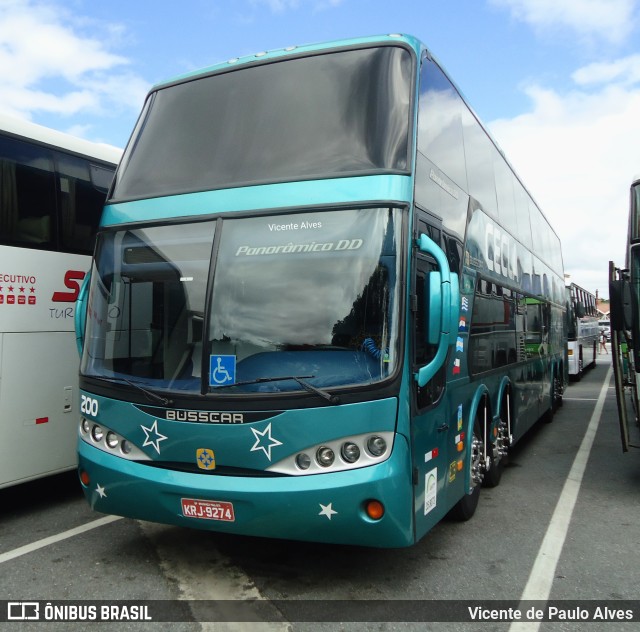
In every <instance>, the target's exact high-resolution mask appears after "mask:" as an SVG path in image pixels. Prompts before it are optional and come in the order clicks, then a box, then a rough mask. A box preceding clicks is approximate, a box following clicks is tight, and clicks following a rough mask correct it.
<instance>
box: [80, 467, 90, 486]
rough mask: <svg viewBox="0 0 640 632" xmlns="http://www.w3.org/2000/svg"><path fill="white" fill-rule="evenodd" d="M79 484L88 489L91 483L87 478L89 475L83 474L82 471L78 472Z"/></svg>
mask: <svg viewBox="0 0 640 632" xmlns="http://www.w3.org/2000/svg"><path fill="white" fill-rule="evenodd" d="M80 482H81V483H82V484H83V485H84V486H85V487H88V486H89V483H90V482H91V479H90V478H89V474H88V473H87V472H85V471H84V470H82V471H81V472H80Z"/></svg>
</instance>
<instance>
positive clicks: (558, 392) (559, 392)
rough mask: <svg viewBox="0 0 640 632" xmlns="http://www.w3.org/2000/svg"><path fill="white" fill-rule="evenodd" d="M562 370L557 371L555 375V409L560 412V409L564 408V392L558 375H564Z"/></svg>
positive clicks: (553, 395)
mask: <svg viewBox="0 0 640 632" xmlns="http://www.w3.org/2000/svg"><path fill="white" fill-rule="evenodd" d="M562 370H563V369H562V368H560V369H558V368H556V370H555V371H554V373H553V386H552V388H553V394H552V397H553V407H554V408H555V409H556V410H558V408H561V407H562V396H563V394H564V391H563V389H562V380H561V379H560V378H559V377H558V373H559V372H560V373H562Z"/></svg>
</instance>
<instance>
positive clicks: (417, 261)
mask: <svg viewBox="0 0 640 632" xmlns="http://www.w3.org/2000/svg"><path fill="white" fill-rule="evenodd" d="M420 234H426V235H427V236H428V237H430V238H431V239H432V240H433V241H434V242H435V243H436V244H442V243H443V239H445V238H444V236H443V234H442V228H441V225H439V224H438V223H437V220H435V218H432V217H431V216H429V215H427V214H426V213H423V212H421V211H418V216H417V219H416V231H415V236H416V238H418V236H419V235H420ZM412 266H413V267H412V270H413V272H412V281H411V282H412V290H411V292H412V326H411V339H412V345H411V347H412V379H411V390H412V392H411V417H412V423H411V449H412V462H413V484H414V514H415V537H416V540H418V539H419V538H420V537H421V536H422V535H423V534H424V533H425V532H426V531H427V530H428V529H429V528H430V527H431V526H433V525H434V524H435V523H436V522H437V521H439V520H440V519H442V518H443V517H444V515H445V514H446V513H447V503H446V502H445V498H444V494H445V493H446V481H447V480H448V478H447V477H448V471H449V466H448V464H449V460H450V459H449V456H450V455H449V454H448V446H449V445H450V444H451V442H452V439H450V435H451V433H452V432H454V430H455V429H454V428H452V424H451V423H450V420H449V419H448V417H447V410H448V407H447V406H442V405H441V403H442V400H443V397H444V396H445V382H446V366H447V362H446V361H445V362H444V363H443V365H442V367H441V368H440V369H439V370H438V371H437V372H436V374H435V375H434V376H433V377H432V378H431V380H429V381H428V382H427V384H425V385H424V386H423V387H420V386H419V385H418V383H417V381H416V379H415V374H416V371H417V370H418V369H419V368H420V367H422V366H425V365H427V364H428V363H429V361H430V360H432V359H433V358H434V356H435V353H436V349H435V346H434V345H431V344H429V343H428V341H427V339H426V334H425V332H426V330H427V322H426V319H427V316H428V314H427V308H426V303H427V294H428V290H429V286H428V283H429V273H430V272H432V271H434V270H436V269H437V265H436V261H435V259H433V258H432V257H430V256H429V255H426V254H425V253H422V252H421V251H420V250H419V249H417V248H416V249H415V252H414V257H413V262H412Z"/></svg>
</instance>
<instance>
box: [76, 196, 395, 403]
mask: <svg viewBox="0 0 640 632" xmlns="http://www.w3.org/2000/svg"><path fill="white" fill-rule="evenodd" d="M401 217H402V214H401V211H400V210H398V209H388V208H378V209H360V210H356V209H353V210H342V211H322V212H316V213H304V214H295V215H287V216H271V217H256V218H241V219H225V220H224V221H223V222H222V229H221V233H220V241H219V244H220V245H219V249H218V253H217V256H216V258H215V261H214V274H213V277H212V279H210V268H211V249H212V244H213V240H214V233H215V230H216V224H215V222H212V221H208V222H199V223H190V224H182V225H171V226H154V227H144V228H136V229H129V230H125V231H118V232H108V233H103V234H101V235H100V237H99V244H98V247H97V250H96V258H95V263H94V269H93V274H92V281H91V283H92V285H91V291H90V296H89V309H88V313H87V330H86V335H85V348H84V354H83V359H82V365H81V370H82V373H83V374H84V375H87V376H94V377H102V378H107V379H109V378H110V379H112V380H116V381H118V382H120V383H129V382H132V383H135V384H136V385H138V386H143V387H145V388H148V389H152V390H161V391H171V392H185V393H192V394H197V393H201V392H207V391H209V392H211V393H218V394H220V395H223V394H238V393H255V392H265V393H268V392H282V391H302V390H305V391H308V392H311V393H315V394H316V395H318V396H319V397H324V398H325V399H327V400H329V401H332V400H331V398H330V396H329V395H328V394H327V393H326V391H324V390H323V389H326V388H330V387H336V386H347V385H360V384H371V383H374V382H377V381H380V380H383V379H385V378H386V377H387V376H389V375H390V374H391V373H392V372H393V371H394V370H395V367H396V363H397V355H398V328H399V314H398V312H399V291H400V290H399V284H398V282H397V279H398V274H399V253H400V237H399V236H400V235H401V232H402V231H401V229H400V222H401ZM209 283H212V286H211V290H210V293H211V295H210V303H209V305H208V306H207V305H206V301H207V287H208V284H209ZM207 307H209V309H207ZM205 314H210V316H209V318H210V320H209V323H208V324H206V323H205V321H204V319H205ZM220 387H224V388H220Z"/></svg>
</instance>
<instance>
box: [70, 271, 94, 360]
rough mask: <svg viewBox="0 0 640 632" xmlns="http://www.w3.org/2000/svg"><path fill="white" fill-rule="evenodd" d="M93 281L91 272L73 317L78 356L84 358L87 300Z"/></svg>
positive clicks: (85, 279)
mask: <svg viewBox="0 0 640 632" xmlns="http://www.w3.org/2000/svg"><path fill="white" fill-rule="evenodd" d="M90 280H91V271H89V272H88V273H87V274H86V276H85V277H84V281H83V283H82V287H81V288H80V293H79V294H78V298H77V300H76V309H75V313H74V315H73V324H74V327H75V331H76V346H77V347H78V355H79V356H80V357H82V347H83V346H84V328H85V325H86V322H87V300H88V297H89V282H90Z"/></svg>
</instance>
